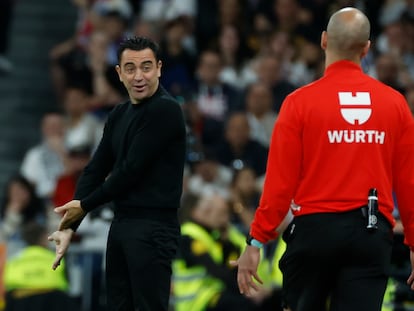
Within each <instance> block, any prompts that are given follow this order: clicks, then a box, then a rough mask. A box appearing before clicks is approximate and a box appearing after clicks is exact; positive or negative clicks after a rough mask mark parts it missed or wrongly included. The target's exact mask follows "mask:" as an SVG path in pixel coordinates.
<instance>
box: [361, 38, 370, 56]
mask: <svg viewBox="0 0 414 311" xmlns="http://www.w3.org/2000/svg"><path fill="white" fill-rule="evenodd" d="M370 47H371V40H368V41H367V43H366V44H365V46H364V48H363V49H362V53H361V58H363V57H365V56H366V55H367V54H368V52H369V48H370Z"/></svg>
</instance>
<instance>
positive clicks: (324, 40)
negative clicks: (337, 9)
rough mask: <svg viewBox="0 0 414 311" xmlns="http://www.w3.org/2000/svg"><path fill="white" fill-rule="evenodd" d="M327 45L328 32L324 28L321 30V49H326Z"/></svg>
mask: <svg viewBox="0 0 414 311" xmlns="http://www.w3.org/2000/svg"><path fill="white" fill-rule="evenodd" d="M327 47H328V33H327V32H326V30H324V31H322V34H321V48H322V50H324V51H325V50H326V48H327Z"/></svg>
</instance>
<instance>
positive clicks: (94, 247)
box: [0, 0, 414, 311]
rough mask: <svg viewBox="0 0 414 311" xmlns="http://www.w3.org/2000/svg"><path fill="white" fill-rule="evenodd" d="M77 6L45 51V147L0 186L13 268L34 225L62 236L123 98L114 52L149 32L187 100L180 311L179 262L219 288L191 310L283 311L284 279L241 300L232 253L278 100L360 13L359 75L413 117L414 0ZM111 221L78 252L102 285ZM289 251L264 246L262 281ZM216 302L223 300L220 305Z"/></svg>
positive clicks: (203, 0) (101, 0)
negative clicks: (385, 89)
mask: <svg viewBox="0 0 414 311" xmlns="http://www.w3.org/2000/svg"><path fill="white" fill-rule="evenodd" d="M72 2H73V5H74V6H76V8H77V11H78V15H77V16H78V18H77V20H76V23H75V22H74V27H75V29H76V30H75V32H74V33H73V36H72V37H70V38H62V42H61V43H60V44H58V45H56V46H55V47H53V49H51V51H50V55H49V58H50V75H51V78H52V81H53V83H54V84H53V87H54V93H55V96H56V99H57V102H58V103H59V104H58V105H57V107H56V109H55V110H54V111H50V112H48V113H46V114H45V115H44V116H43V118H42V121H41V124H40V125H39V130H40V131H41V134H42V140H41V141H39V143H38V144H37V145H36V146H33V147H32V148H30V149H29V150H27V153H26V155H25V156H24V159H23V160H22V163H21V167H20V170H19V172H18V173H17V174H16V175H14V176H11V178H10V181H9V183H8V185H7V187H6V189H5V190H4V201H3V202H1V206H0V223H1V225H0V241H3V242H5V244H6V246H7V255H6V256H7V259H8V260H9V259H10V260H11V258H14V257H15V256H16V255H17V254H19V253H20V252H21V251H22V250H23V249H25V248H26V247H30V244H29V243H28V241H27V235H26V237H25V235H24V232H26V231H27V230H26V229H27V226H30V225H33V223H36V224H38V225H40V226H42V227H43V228H45V229H46V230H47V231H48V232H51V231H52V230H55V228H56V227H57V224H58V222H59V219H60V216H59V215H55V214H54V212H53V207H54V206H59V205H62V204H64V203H65V202H67V201H69V200H71V199H72V195H73V193H74V189H75V185H76V181H77V178H78V176H79V174H80V172H81V171H82V169H83V167H84V166H85V165H86V163H87V162H88V160H89V158H90V156H91V155H92V154H93V151H94V149H95V147H96V146H97V144H98V143H99V139H100V136H101V134H102V131H103V124H104V122H105V119H106V117H107V115H108V113H109V112H110V110H111V109H112V108H113V107H114V106H115V105H118V104H119V103H122V102H124V101H125V100H126V99H127V96H128V95H127V93H126V91H125V89H124V87H123V85H122V83H121V82H120V81H119V79H118V76H117V73H116V71H115V69H114V66H115V65H116V64H117V57H116V49H117V45H118V43H119V42H120V41H121V40H122V39H123V38H124V37H126V36H130V35H138V36H146V37H150V38H152V39H154V40H155V41H157V42H158V43H159V45H160V47H161V52H162V53H161V60H162V70H161V71H162V75H161V78H160V81H161V84H162V85H163V86H164V87H165V88H166V89H167V90H168V91H169V92H170V93H171V94H172V95H173V96H174V97H175V98H176V99H177V100H178V101H179V102H180V103H181V105H182V109H183V112H184V115H185V117H186V122H187V137H188V139H187V156H186V169H185V176H184V193H183V206H182V208H181V209H180V219H181V221H182V224H183V228H185V230H183V236H184V237H185V238H183V245H182V247H181V248H180V253H179V255H178V256H179V258H178V259H177V262H176V263H175V265H174V267H175V268H174V273H175V274H174V282H173V288H174V284H176V286H175V288H174V289H173V296H172V309H173V310H174V309H176V310H177V311H179V310H190V309H188V308H187V309H186V305H185V302H182V301H181V300H180V299H184V301H185V297H184V296H186V294H188V293H187V292H184V293H183V292H182V291H181V289H180V288H181V287H180V284H181V283H180V282H181V281H180V277H181V276H182V275H181V274H182V273H185V271H184V272H183V268H182V267H183V266H187V267H198V268H200V269H201V270H200V269H198V270H197V269H196V272H200V271H201V272H202V275H203V278H204V281H206V280H208V282H210V283H209V284H210V285H209V286H210V287H208V288H215V290H214V291H213V292H210V294H209V295H207V296H208V297H209V298H208V299H207V300H206V301H202V302H199V308H198V309H197V308H195V307H193V308H192V309H191V310H227V309H225V306H226V305H220V303H223V302H222V301H223V300H226V303H227V306H229V305H231V306H234V308H238V309H240V310H277V309H275V307H273V309H271V308H269V304H270V305H272V304H273V306H275V304H277V301H278V299H279V298H278V295H279V291H278V289H279V288H280V280H278V277H274V278H273V279H272V280H269V282H267V284H268V286H265V290H264V292H263V293H258V295H257V297H254V298H252V299H250V300H249V299H247V298H244V297H243V296H241V295H239V294H238V292H237V288H236V283H235V282H236V278H235V274H234V269H232V268H231V267H230V266H229V265H228V260H229V259H232V258H233V259H235V258H237V255H238V254H239V253H240V250H241V248H242V247H243V245H244V244H245V243H244V240H243V238H235V235H233V234H231V232H233V230H237V232H239V236H244V234H245V233H246V232H247V231H248V228H249V225H250V222H251V220H252V217H253V215H254V211H255V208H256V207H257V205H258V201H259V198H260V193H261V189H262V188H261V187H262V183H263V178H264V173H265V169H266V159H267V152H268V147H269V143H270V137H271V133H272V129H273V126H274V123H275V122H277V116H278V113H279V110H280V107H281V105H282V102H283V100H284V98H285V96H286V95H287V94H289V93H290V92H292V91H294V90H295V89H296V88H298V87H301V86H303V85H305V84H307V83H310V82H312V81H314V80H315V79H318V78H319V77H321V76H322V75H323V72H324V54H323V51H322V50H321V48H320V46H319V40H320V34H321V32H322V31H323V30H324V28H325V27H326V24H327V20H328V18H329V16H330V14H331V13H332V12H334V11H336V10H338V9H340V8H342V7H345V6H353V7H357V8H359V9H361V10H362V11H363V12H365V14H367V16H368V17H369V19H370V21H371V25H372V35H371V41H372V44H371V51H370V53H369V54H368V55H367V57H366V58H364V60H363V64H362V65H363V69H364V71H365V72H367V73H368V74H369V75H371V76H373V77H375V78H377V79H378V80H380V81H382V82H384V83H385V84H387V85H389V86H391V87H393V88H395V89H397V90H398V91H400V92H401V93H402V94H403V95H405V97H406V99H407V102H408V104H409V105H410V107H411V109H412V111H413V113H414V1H413V0H382V1H380V0H379V1H369V0H365V1H364V0H359V1H358V0H336V1H330V0H313V1H312V0H208V1H207V0H135V1H134V0H129V1H128V0H73V1H72ZM0 56H1V55H0ZM346 78H347V77H344V79H346ZM111 217H112V210H111V206H110V205H107V206H103V207H102V208H100V209H99V210H97V211H94V212H93V213H91V214H90V215H88V216H87V218H86V219H85V220H84V221H83V223H82V225H81V226H80V228H79V230H78V232H77V235H76V238H77V240H78V244H79V246H80V247H81V249H87V250H88V251H93V252H94V254H98V256H97V257H94V262H95V261H96V262H98V263H97V266H98V268H97V271H98V272H97V273H94V274H93V279H94V280H95V279H98V283H99V280H100V276H99V274H100V273H101V272H102V271H101V269H102V267H101V265H100V261H99V260H101V258H102V254H103V253H104V251H105V241H106V234H107V232H108V229H109V221H110V220H111ZM190 224H192V225H190ZM184 225H185V227H184ZM194 226H198V227H199V229H201V230H204V231H205V233H206V234H207V235H208V236H209V237H210V239H211V241H210V242H211V243H210V242H208V243H207V242H206V243H207V244H206V245H209V246H206V245H203V243H202V241H204V240H203V238H202V236H203V235H200V234H198V233H197V232H199V229H194ZM32 229H33V228H32ZM25 230H26V231H25ZM39 230H40V229H39ZM396 233H397V236H400V238H399V244H398V246H399V247H398V248H397V249H396V251H395V257H396V258H397V259H396V261H395V262H396V266H397V268H399V269H400V268H401V269H405V268H406V264H407V262H406V261H404V260H402V259H401V258H403V257H404V256H405V255H407V252H406V249H405V248H404V247H403V246H402V243H401V241H402V239H401V236H402V229H400V230H399V231H398V232H396ZM232 237H233V238H232ZM240 241H241V242H240ZM214 243H216V244H217V243H218V244H219V245H221V246H220V247H219V249H221V250H220V252H221V253H220V254H217V253H215V252H214V251H213V250H212V249H214V247H215V246H214V245H216V244H214ZM41 244H42V243H41ZM282 244H283V243H282V242H280V241H275V242H274V243H272V244H271V245H269V246H268V247H267V248H266V249H265V252H266V254H265V256H264V258H265V259H267V260H268V262H267V263H266V262H263V266H265V265H266V264H267V267H266V268H265V269H267V270H268V271H267V272H264V274H266V275H271V276H273V275H274V273H277V271H273V270H274V269H276V268H277V266H276V265H275V264H274V263H275V262H276V261H277V258H278V254H279V253H280V247H282V246H283V245H282ZM0 251H1V250H0ZM0 253H1V252H0ZM96 258H97V259H96ZM95 259H96V260H95ZM406 259H408V255H407V258H406ZM51 264H52V261H51V262H50V265H51ZM272 266H273V268H272ZM275 267H276V268H275ZM401 269H400V270H398V271H401ZM271 270H272V271H271ZM269 271H271V272H269ZM186 272H187V273H190V274H191V273H193V272H194V271H186ZM69 275H70V274H69ZM407 275H408V273H407ZM193 276H194V275H193ZM404 277H405V276H404ZM397 279H398V277H397ZM198 281H199V283H198V285H194V284H193V285H188V284H186V285H185V286H186V288H187V289H188V288H191V286H194V288H197V286H204V285H202V284H201V283H200V282H201V281H200V280H198ZM211 284H215V285H214V286H211ZM5 285H6V289H10V288H8V287H7V286H8V284H5ZM397 285H398V284H397ZM397 285H395V284H394V286H397ZM97 286H98V288H99V284H98V285H97ZM57 288H58V287H57ZM61 288H62V287H60V289H61ZM11 289H13V288H11ZM188 291H189V290H188ZM223 293H225V294H223ZM94 295H95V296H96V297H94V299H93V300H94V302H93V303H92V304H93V305H94V307H93V308H92V307H91V310H92V309H93V310H103V309H101V307H99V306H100V301H101V300H102V299H101V297H100V295H101V293H100V291H99V290H98V293H94ZM220 295H222V297H226V299H218V298H217V297H218V296H220ZM194 296H197V295H196V293H194ZM207 296H205V297H207ZM394 296H395V295H394ZM394 298H395V297H394ZM193 299H195V298H194V297H193ZM404 299H406V300H409V299H411V298H407V297H406V296H404V297H402V298H401V300H404ZM218 301H220V303H218ZM275 301H276V302H275ZM220 308H222V309H220ZM243 308H244V309H243ZM246 308H247V309H246ZM0 310H1V308H0ZM390 310H391V309H390Z"/></svg>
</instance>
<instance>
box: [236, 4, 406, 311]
mask: <svg viewBox="0 0 414 311" xmlns="http://www.w3.org/2000/svg"><path fill="white" fill-rule="evenodd" d="M369 34H370V24H369V21H368V19H367V17H366V16H365V15H364V14H363V13H362V12H361V11H359V10H357V9H355V8H344V9H341V10H340V11H338V12H336V13H335V14H333V15H332V17H331V18H330V20H329V23H328V27H327V30H326V31H324V32H323V33H322V37H321V46H322V48H323V50H324V51H325V54H326V60H325V64H326V70H325V73H324V76H323V77H322V78H321V79H319V80H317V81H316V82H314V83H311V84H309V85H307V86H304V87H302V88H300V89H298V90H296V91H295V92H293V93H291V94H290V95H289V96H288V97H287V98H286V99H285V101H284V103H283V105H282V109H281V112H280V115H279V118H278V121H277V122H276V125H275V129H274V132H273V136H272V140H271V146H270V151H269V157H268V164H267V173H266V179H265V185H264V190H263V194H262V197H261V200H260V204H259V207H258V209H257V211H256V214H255V218H254V220H253V222H252V225H251V230H250V235H249V236H248V238H247V243H248V244H249V245H248V246H247V248H246V251H245V252H244V253H243V254H242V255H241V257H240V258H239V259H238V260H237V261H236V262H234V263H233V264H234V265H238V277H237V281H238V284H239V289H240V292H241V293H242V294H245V295H251V294H252V291H254V290H255V289H257V286H258V285H257V283H256V282H255V280H256V281H258V282H260V277H259V276H258V275H257V264H258V262H259V259H260V252H259V248H260V247H261V246H262V245H263V244H264V243H266V242H268V241H269V240H271V239H274V238H275V237H276V236H277V234H278V231H280V230H278V227H279V226H280V224H281V223H282V221H283V219H284V218H285V216H286V215H287V213H288V211H289V208H290V209H291V211H292V212H293V215H294V218H293V220H292V221H291V223H290V224H289V226H288V227H287V229H286V230H285V231H284V233H283V238H284V240H285V241H286V243H287V249H286V252H285V254H284V256H283V257H282V259H281V261H280V263H279V265H280V268H281V270H282V272H283V278H284V284H283V293H284V308H285V310H292V311H305V310H306V311H309V310H312V311H313V310H314V311H321V310H331V311H380V310H381V305H382V299H383V295H384V291H385V288H386V285H387V279H388V276H387V269H388V267H389V262H390V255H391V247H392V227H393V225H394V219H393V217H392V211H393V199H392V192H393V191H395V193H396V196H397V200H398V206H399V212H400V215H401V219H402V222H403V225H404V233H405V243H406V244H407V245H408V246H409V247H410V248H411V254H410V257H411V265H412V267H414V252H413V251H414V208H413V199H412V195H413V193H414V121H413V117H412V115H411V112H410V110H409V107H408V104H407V102H406V101H405V99H404V97H403V96H402V95H401V94H400V93H398V92H397V91H395V90H393V89H392V88H390V87H388V86H386V85H384V84H382V83H380V82H379V81H377V80H375V79H373V78H371V77H369V76H367V75H365V74H364V73H363V72H362V70H361V59H362V58H363V57H364V56H365V55H366V54H367V52H368V49H369V47H370V41H369ZM368 199H369V202H370V203H368ZM376 206H377V207H378V210H377V211H376V209H375V207H376ZM413 280H414V272H411V275H410V276H409V278H408V280H407V282H408V284H410V286H411V288H412V289H414V283H413Z"/></svg>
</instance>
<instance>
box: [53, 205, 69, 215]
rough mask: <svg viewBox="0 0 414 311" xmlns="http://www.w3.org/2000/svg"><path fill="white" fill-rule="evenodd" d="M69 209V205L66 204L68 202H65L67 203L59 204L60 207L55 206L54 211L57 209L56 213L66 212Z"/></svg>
mask: <svg viewBox="0 0 414 311" xmlns="http://www.w3.org/2000/svg"><path fill="white" fill-rule="evenodd" d="M67 210H68V207H67V206H66V204H65V205H62V206H58V207H55V208H54V211H55V212H56V213H64V212H66V211H67Z"/></svg>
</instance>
